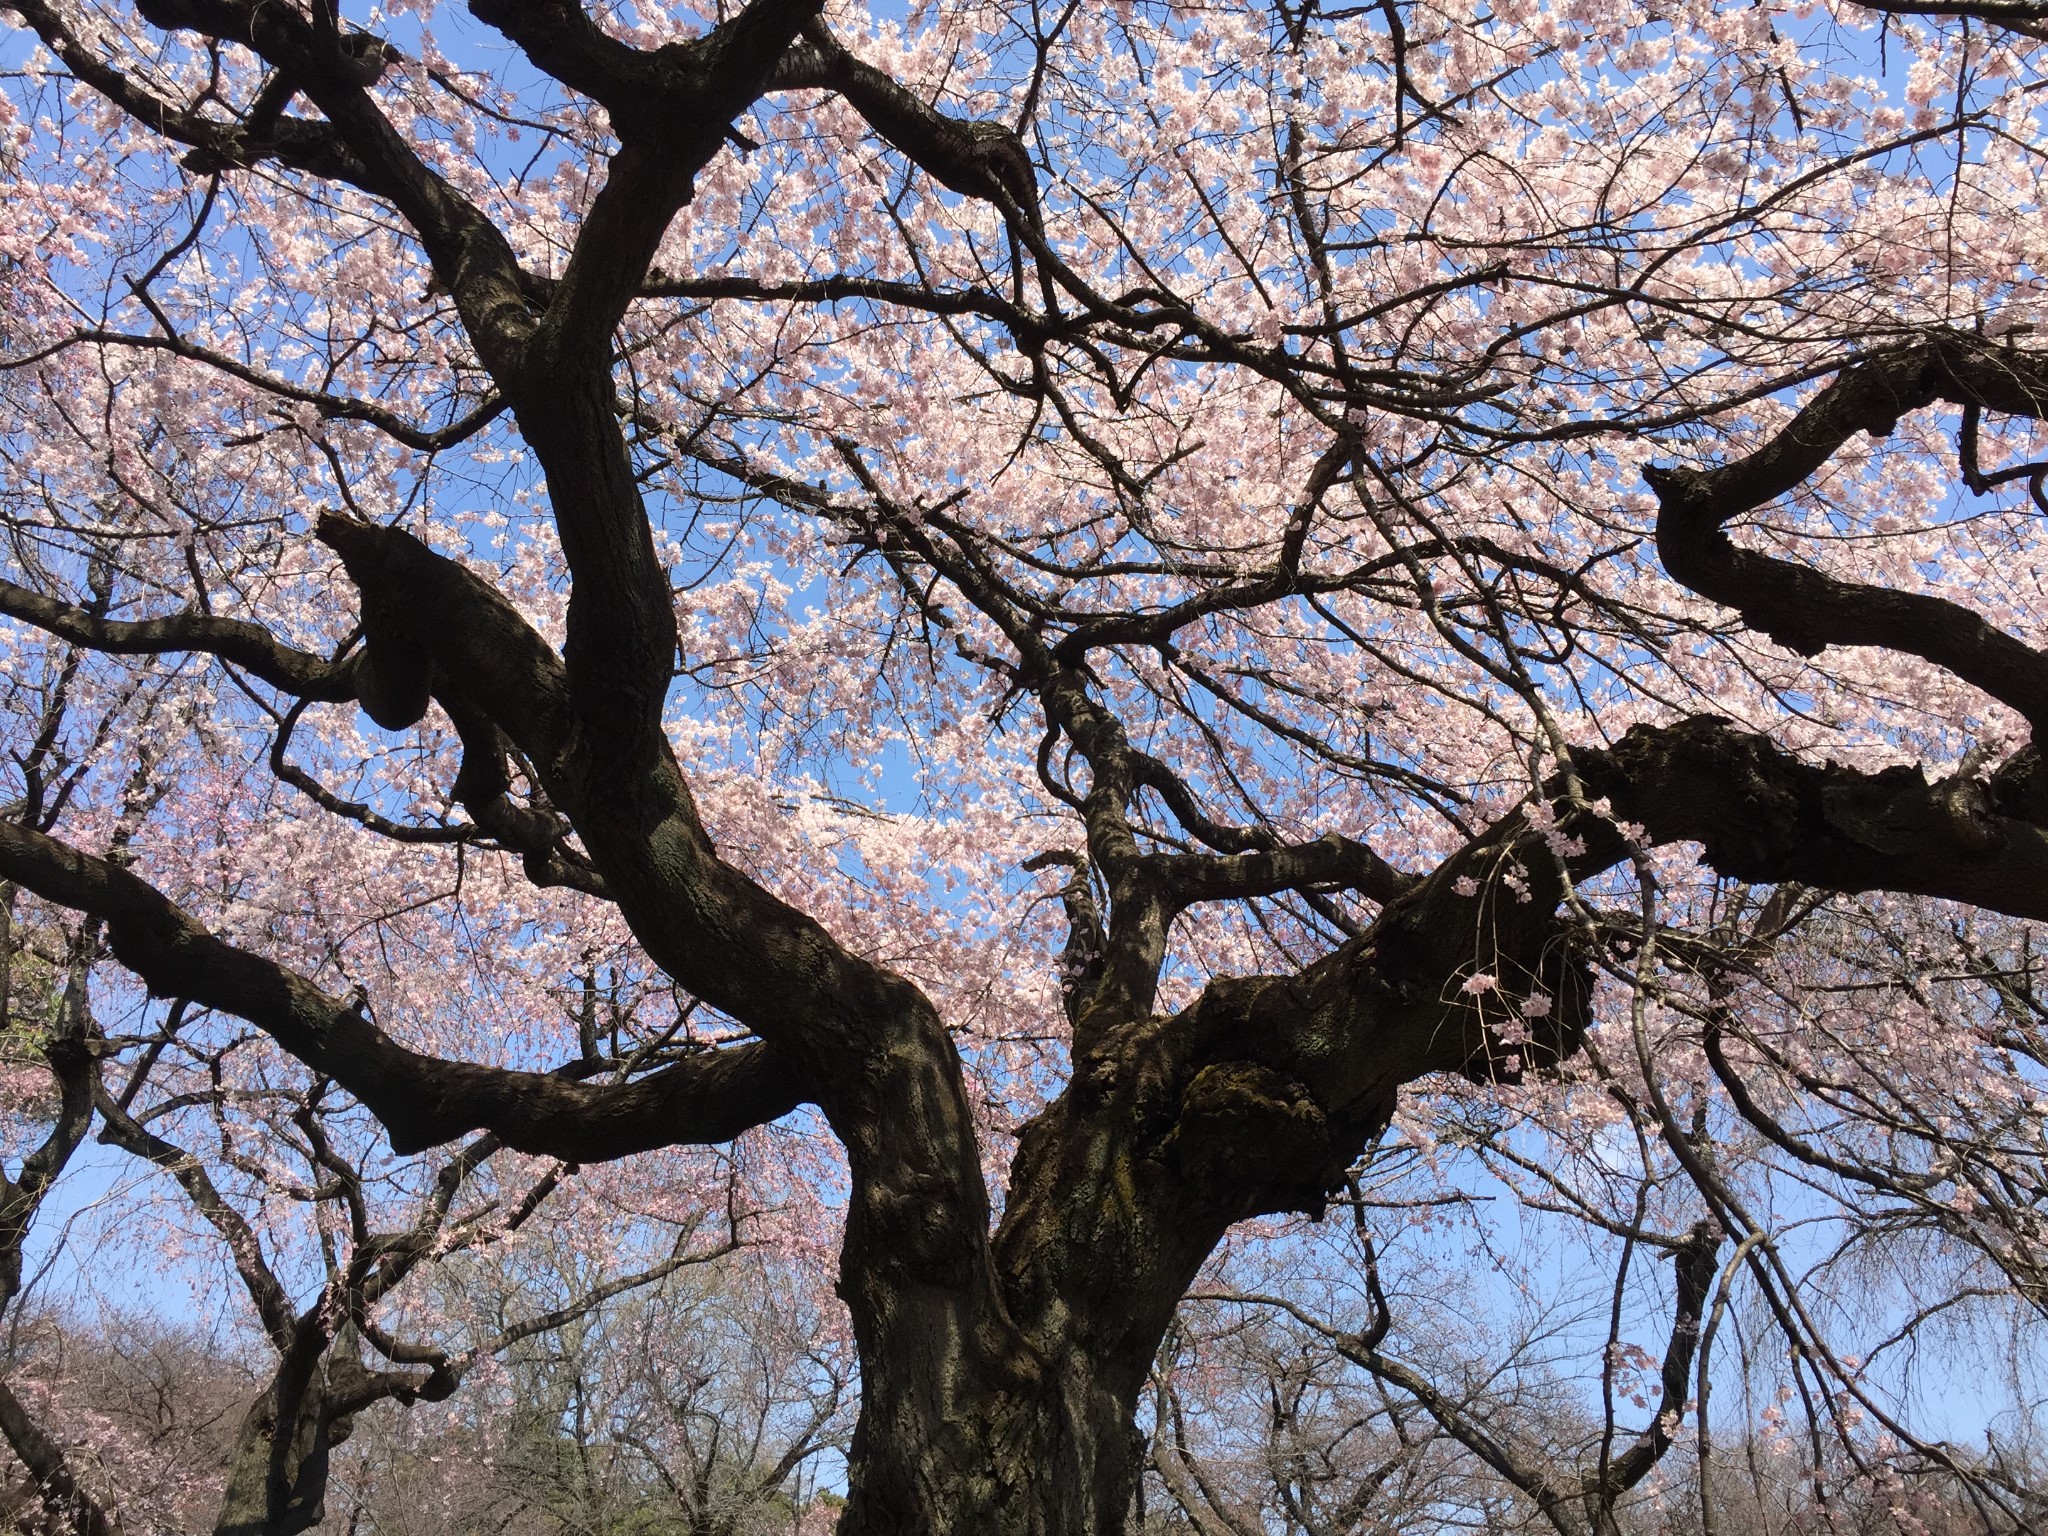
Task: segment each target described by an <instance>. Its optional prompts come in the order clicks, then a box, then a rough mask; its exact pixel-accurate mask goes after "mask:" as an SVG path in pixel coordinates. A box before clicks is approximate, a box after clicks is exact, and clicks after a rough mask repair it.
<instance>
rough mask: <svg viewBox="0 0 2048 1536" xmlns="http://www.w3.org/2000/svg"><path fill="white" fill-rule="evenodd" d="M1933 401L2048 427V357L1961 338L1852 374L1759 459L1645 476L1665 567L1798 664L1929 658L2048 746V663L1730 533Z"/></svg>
mask: <svg viewBox="0 0 2048 1536" xmlns="http://www.w3.org/2000/svg"><path fill="white" fill-rule="evenodd" d="M1937 400H1946V401H1949V402H1951V403H1953V404H1957V405H1966V406H1975V407H1978V408H1981V409H1984V410H1991V411H1998V412H2001V413H2004V414H2006V415H2012V416H2023V417H2029V418H2033V419H2040V418H2042V417H2044V416H2048V357H2044V356H2040V355H2036V354H2032V353H2025V352H2020V351H2017V350H2015V349H2013V348H2011V347H2005V346H1998V345H1994V344H1992V343H1989V342H1986V341H1984V340H1983V339H1982V338H1981V337H1977V336H1971V335H1967V334H1964V333H1960V332H1955V333H1948V334H1945V335H1942V336H1939V337H1937V338H1936V339H1934V340H1932V341H1929V342H1926V343H1922V344H1919V345H1915V346H1911V347H1904V348H1901V349H1899V350H1898V351H1895V352H1891V353H1888V354H1884V355H1881V356H1879V357H1876V358H1873V359H1871V360H1869V361H1867V362H1862V363H1857V364H1854V365H1852V366H1851V367H1849V368H1846V369H1844V370H1843V371H1842V372H1841V374H1839V375H1838V376H1837V377H1836V378H1835V380H1834V382H1833V383H1831V384H1829V385H1828V386H1827V388H1825V389H1823V390H1822V391H1821V392H1820V393H1819V394H1818V395H1816V396H1815V397H1814V398H1813V399H1812V400H1811V401H1809V402H1808V403H1807V405H1806V406H1805V408H1804V409H1802V410H1801V411H1800V412H1799V413H1798V415H1796V416H1795V417H1793V419H1792V420H1791V422H1789V423H1788V424H1787V425H1786V426H1785V427H1784V428H1783V429H1782V430H1781V431H1779V432H1778V433H1777V434H1776V435H1775V436H1774V437H1772V438H1771V440H1770V441H1769V442H1767V443H1766V444H1764V446H1763V447H1761V448H1759V449H1757V450H1756V451H1755V452H1754V453H1750V454H1747V455H1745V456H1744V457H1742V458H1740V459H1737V460H1734V461H1733V462H1731V463H1728V464H1724V465H1722V466H1720V467H1719V468H1717V469H1708V470H1695V469H1670V468H1657V467H1652V468H1649V469H1646V470H1645V471H1644V478H1645V479H1647V480H1648V481H1649V482H1650V486H1651V488H1652V489H1653V490H1654V491H1655V492H1656V493H1657V499H1658V501H1659V503H1660V506H1661V510H1660V511H1659V514H1658V518H1657V549H1658V553H1659V554H1660V555H1661V556H1662V558H1663V561H1664V568H1665V569H1666V570H1667V571H1669V572H1670V573H1671V575H1672V576H1673V577H1674V578H1676V579H1677V580H1679V581H1681V582H1683V583H1684V584H1685V585H1686V586H1688V587H1690V588H1691V589H1692V590H1693V591H1695V592H1698V593H1699V594H1700V595H1701V596H1703V597H1709V598H1712V599H1713V600H1714V601H1716V602H1719V603H1724V604H1726V605H1727V606H1729V607H1731V608H1734V609H1736V610H1737V611H1738V612H1739V613H1741V615H1742V617H1743V620H1744V622H1746V623H1748V624H1749V625H1751V626H1752V627H1753V628H1755V629H1758V630H1761V631H1762V632H1763V633H1765V634H1767V635H1769V636H1770V637H1771V638H1772V639H1774V640H1776V641H1778V642H1779V643H1780V644H1781V645H1784V646H1787V647H1789V648H1790V649H1792V650H1795V651H1798V652H1800V653H1801V654H1802V655H1813V654H1815V653H1817V652H1819V651H1820V650H1822V649H1823V648H1824V647H1827V646H1830V645H1868V646H1882V647H1884V648H1885V649H1888V650H1894V651H1902V652H1904V653H1906V654H1908V655H1913V656H1919V657H1922V658H1924V659H1925V660H1928V661H1931V662H1933V663H1935V664H1936V665H1937V666H1941V667H1945V668H1947V669H1948V670H1949V671H1951V672H1953V673H1955V674H1956V676H1958V677H1960V678H1962V679H1963V680H1965V681H1966V682H1969V683H1973V684H1975V685H1976V686H1977V687H1979V688H1982V689H1983V690H1984V691H1985V692H1986V693H1988V694H1990V695H1991V696H1992V697H1994V698H1996V699H1999V700H2002V701H2003V702H2004V703H2006V704H2009V705H2010V706H2012V708H2014V709H2016V710H2018V711H2019V712H2020V713H2021V714H2022V715H2024V716H2025V717H2026V718H2027V719H2028V720H2029V721H2030V722H2031V723H2032V724H2033V726H2034V728H2035V730H2036V731H2037V732H2043V733H2044V734H2048V731H2044V727H2048V655H2044V654H2043V653H2042V652H2040V651H2038V650H2036V649H2034V648H2033V647H2032V646H2030V645H2027V644H2025V643H2024V642H2023V641H2020V640H2018V639H2015V638H2014V637H2013V636H2011V635H2008V634H2006V633H2004V632H2003V631H2001V630H1999V629H1996V628H1994V627H1993V626H1991V625H1990V624H1987V623H1986V622H1985V621H1984V620H1983V619H1982V618H1980V617H1979V616H1978V615H1977V614H1976V613H1975V612H1973V611H1972V610H1970V609H1969V608H1967V607H1965V606H1963V605H1962V604H1961V603H1956V602H1952V601H1950V600H1948V599H1946V598H1940V597H1933V596H1929V595H1926V594H1923V593H1917V592H1900V591H1897V590H1895V589H1893V588H1890V587H1879V586H1872V585H1870V584H1868V583H1863V582H1851V581H1843V580H1840V579H1838V578H1836V577H1833V576H1828V575H1824V574H1822V573H1821V572H1819V571H1816V570H1813V569H1812V568H1810V567H1807V566H1802V565H1797V564H1795V563H1793V562H1791V561H1789V560H1781V559H1777V558H1775V557H1773V556H1770V555H1764V554H1758V553H1756V552H1755V551H1753V550H1747V549H1742V548H1740V547H1738V546H1737V545H1736V544H1735V542H1734V541H1733V540H1732V539H1730V538H1729V537H1728V534H1727V533H1726V531H1725V528H1726V525H1727V524H1728V523H1729V522H1730V521H1731V520H1732V519H1734V518H1736V517H1739V516H1740V515H1741V514H1743V513H1745V512H1748V511H1751V510H1753V509H1755V508H1757V507H1761V506H1763V505H1765V504H1766V503H1768V502H1770V501H1773V500H1775V499H1776V498H1778V497H1780V496H1783V495H1786V494H1787V493H1788V492H1790V491H1792V490H1793V489H1795V488H1796V487H1797V486H1799V485H1800V484H1801V483H1802V482H1804V481H1805V480H1807V479H1808V478H1809V477H1810V476H1812V475H1813V474H1814V473H1815V472H1816V471H1818V470H1819V469H1820V468H1821V467H1822V466H1823V465H1825V464H1826V463H1827V462H1828V461H1829V460H1830V459H1831V458H1833V457H1834V455H1835V454H1836V452H1838V451H1839V450H1840V449H1841V447H1842V446H1843V445H1844V444H1845V443H1847V442H1848V441H1849V439H1850V438H1851V437H1853V436H1855V434H1856V433H1858V432H1865V433H1868V434H1869V435H1871V436H1872V437H1884V436H1887V435H1889V434H1890V433H1891V431H1892V430H1893V428H1895V427H1896V426H1897V425H1898V420H1899V418H1900V417H1901V416H1902V415H1904V414H1905V413H1906V412H1908V411H1912V410H1918V409H1920V408H1921V407H1923V406H1927V405H1931V404H1932V403H1934V402H1935V401H1937Z"/></svg>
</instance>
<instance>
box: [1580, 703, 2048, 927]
mask: <svg viewBox="0 0 2048 1536" xmlns="http://www.w3.org/2000/svg"><path fill="white" fill-rule="evenodd" d="M1572 760H1573V763H1574V765H1575V766H1576V767H1577V769H1578V772H1579V774H1580V776H1581V777H1582V779H1583V780H1584V782H1585V786H1586V790H1587V793H1589V794H1591V795H1594V796H1604V797H1606V798H1607V799H1608V800H1609V801H1611V802H1612V804H1613V806H1614V810H1615V813H1616V814H1617V815H1618V816H1620V817H1622V818H1623V819H1625V820H1628V821H1633V822H1637V823H1640V824H1641V825H1642V826H1643V827H1644V828H1645V829H1646V831H1647V833H1648V835H1649V838H1650V841H1652V842H1653V843H1677V842H1691V843H1698V844H1700V845H1701V847H1702V848H1703V850H1704V852H1705V856H1706V861H1707V863H1708V864H1709V865H1710V866H1712V867H1713V869H1714V870H1715V871H1716V872H1718V873H1720V874H1722V875H1726V876H1728V877H1730V878H1732V879H1737V880H1747V881H1750V882H1752V883H1757V884H1775V883H1778V882H1781V881H1796V882H1797V883H1799V884H1801V885H1810V886H1816V887H1819V888H1821V889H1823V890H1831V891H1844V892H1854V891H1871V890H1885V891H1899V892H1906V893H1912V894H1915V895H1921V896H1938V897H1943V898H1945V899H1947V900H1950V901H1960V902H1968V903H1970V904H1972V905H1975V906H1980V907H1987V908H1989V909H1991V910H1992V911H1995V912H2005V913H2009V914H2010V915H2012V916H2014V917H2026V918H2035V919H2042V918H2048V830H2044V829H2043V828H2042V827H2040V826H2038V825H2036V824H2035V823H2033V822H2031V821H2021V820H2016V819H2014V818H2012V817H2010V816H2006V815H2001V814H1999V812H1998V811H1997V810H1996V809H1995V808H1994V806H1993V804H1992V801H1991V797H1990V794H1989V792H1988V790H1987V789H1986V787H1985V786H1984V785H1982V784H1980V783H1977V782H1976V781H1974V780H1971V779H1963V778H1952V779H1944V780H1942V781H1940V782H1938V783H1935V784H1929V783H1928V782H1927V781H1926V778H1925V777H1924V776H1923V775H1922V773H1921V772H1920V770H1919V769H1918V768H1909V767H1897V768H1887V769H1885V770H1884V771H1882V772H1881V773H1874V774H1870V773H1859V772H1857V771H1855V770H1853V769H1849V768H1843V767H1840V766H1838V765H1836V764H1833V763H1829V764H1827V765H1825V766H1823V767H1818V768H1817V767H1814V766H1812V765H1811V764H1808V763H1802V762H1800V761H1799V760H1798V759H1797V758H1794V757H1791V756H1789V755H1788V754H1786V753H1784V752H1781V751H1779V750H1778V749H1777V748H1776V747H1774V746H1773V745H1771V743H1770V742H1769V741H1768V740H1767V739H1766V738H1764V737H1762V736H1759V735H1754V734H1751V733H1749V732H1747V731H1742V730H1738V729H1737V728H1736V727H1734V726H1733V725H1731V724H1729V723H1728V722H1727V721H1725V720H1721V719H1718V718H1716V717H1713V716H1701V717H1698V718H1695V719H1691V720H1687V721H1683V722H1681V723H1680V724H1678V725H1675V726H1648V725H1639V726H1637V727H1636V728H1635V729H1634V730H1632V731H1630V732H1629V733H1628V734H1627V735H1626V736H1624V737H1623V738H1622V739H1621V740H1620V741H1619V742H1617V743H1616V744H1615V745H1614V746H1613V747H1612V748H1610V749H1608V750H1606V751H1604V752H1603V751H1598V750H1593V749H1588V748H1580V749H1577V750H1575V751H1574V752H1573V754H1572Z"/></svg>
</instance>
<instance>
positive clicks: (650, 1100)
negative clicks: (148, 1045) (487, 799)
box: [0, 824, 804, 1162]
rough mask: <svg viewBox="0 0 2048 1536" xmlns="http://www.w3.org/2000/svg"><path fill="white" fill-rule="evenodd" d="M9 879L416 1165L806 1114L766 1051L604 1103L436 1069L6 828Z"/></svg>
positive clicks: (683, 1069) (623, 1087) (614, 1153)
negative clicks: (441, 1154)
mask: <svg viewBox="0 0 2048 1536" xmlns="http://www.w3.org/2000/svg"><path fill="white" fill-rule="evenodd" d="M0 877H4V878H7V879H12V880H14V881H16V882H17V883H19V884H20V885H21V886H22V887H23V888H24V889H27V890H31V891H34V892H35V893H36V894H37V895H39V896H41V897H42V898H43V899H44V900H46V901H51V902H55V903H56V904H57V905H59V906H66V907H70V908H72V909H74V910H76V911H80V912H86V913H90V914H92V915H94V916H96V917H99V918H101V919H102V920H104V921H105V923H106V925H107V936H108V940H109V943H110V946H111V948H112V949H113V952H114V957H115V958H116V959H118V960H119V961H120V962H121V963H122V964H123V965H125V966H127V967H128V968H129V969H130V970H132V971H134V972H135V973H136V975H138V976H140V977H141V978H142V979H143V981H144V982H145V983H146V984H147V985H148V986H149V988H150V990H151V991H152V992H154V993H156V994H158V995H161V996H178V997H187V998H190V999H192V1001H193V1002H194V1003H197V1004H199V1005H201V1006H204V1007H208V1008H218V1009H220V1010H221V1011H223V1012H225V1013H231V1014H234V1015H235V1016H237V1017H239V1018H244V1019H247V1020H248V1021H249V1022H250V1023H252V1024H254V1025H256V1026H257V1027H258V1028H260V1029H262V1030H264V1031H265V1032H266V1033H267V1034H269V1035H270V1037H271V1038H272V1039H274V1040H275V1041H276V1042H277V1043H278V1044H279V1045H280V1046H282V1047H283V1048H284V1049H285V1050H286V1051H288V1052H290V1053H291V1054H292V1055H293V1056H295V1057H297V1058H298V1059H299V1060H300V1061H302V1062H304V1063H305V1064H306V1065H307V1066H309V1067H312V1068H313V1069H314V1070H315V1071H318V1072H323V1073H325V1074H327V1075H328V1076H330V1077H332V1078H333V1079H334V1080H335V1081H336V1082H337V1083H340V1084H341V1085H342V1086H343V1087H344V1088H346V1089H347V1090H348V1091H349V1092H350V1093H352V1094H354V1095H355V1096H356V1098H357V1099H359V1100H360V1101H361V1102H362V1103H363V1104H364V1105H365V1106H366V1107H367V1108H368V1109H369V1110H370V1111H371V1113H373V1114H375V1115H376V1116H377V1118H378V1119H379V1120H381V1121H382V1122H383V1123H384V1125H385V1127H386V1128H387V1129H388V1130H389V1131H390V1134H391V1143H392V1145H393V1147H395V1148H396V1149H397V1150H399V1151H401V1152H412V1151H418V1150H420V1149H422V1148H425V1147H429V1146H434V1145H437V1144H439V1143H441V1142H445V1141H449V1140H452V1139H453V1138H455V1137H456V1136H459V1135H461V1134H463V1133H464V1132H466V1131H470V1130H474V1129H478V1128H484V1129H488V1130H491V1131H493V1132H495V1133H496V1134H497V1135H498V1136H499V1137H501V1138H502V1139H503V1141H504V1142H505V1144H506V1145H507V1146H510V1147H514V1148H517V1149H518V1150H520V1151H523V1152H534V1153H541V1154H545V1155H548V1156H553V1157H560V1158H563V1159H566V1160H570V1161H575V1162H601V1161H604V1160H606V1159H609V1158H615V1157H623V1156H625V1155H626V1154H628V1153H630V1152H637V1151H644V1150H646V1149H648V1148H652V1147H662V1146H677V1145H683V1144H690V1143H705V1142H720V1141H729V1140H731V1139H732V1138H733V1137H735V1136H737V1135H739V1134H740V1133H741V1132H742V1131H744V1130H747V1129H748V1128H750V1127H752V1126H755V1125H761V1124H765V1123H766V1122H768V1121H770V1120H773V1119H776V1118H778V1117H780V1116H782V1115H784V1114H787V1113H788V1112H789V1111H790V1110H792V1109H794V1108H795V1107H796V1106H797V1105H798V1104H799V1103H801V1102H802V1101H803V1098H804V1094H803V1091H802V1089H801V1088H800V1086H799V1082H798V1078H797V1076H796V1074H795V1073H794V1072H793V1071H792V1070H791V1066H790V1064H789V1062H788V1061H787V1060H786V1058H785V1057H784V1056H783V1055H782V1054H781V1053H780V1052H777V1051H776V1050H774V1049H773V1048H772V1047H770V1046H767V1045H742V1046H734V1047H731V1048H728V1049H725V1050H720V1051H715V1052H710V1053H707V1054H705V1055H703V1056H699V1057H694V1058H692V1059H689V1060H686V1061H682V1062H678V1063H676V1064H675V1065H674V1066H670V1067H666V1068H664V1069H662V1070H661V1071H659V1072H656V1073H653V1074H652V1075H650V1076H648V1077H646V1078H644V1079H641V1080H640V1081H638V1082H633V1083H625V1084H619V1085H614V1086H604V1087H592V1086H588V1085H585V1084H579V1083H570V1082H566V1081H564V1080H562V1079H561V1078H559V1077H555V1076H551V1075H549V1074H547V1073H540V1072H518V1071H512V1070H508V1069H505V1068H500V1067H482V1066H476V1065H472V1064H470V1063H467V1062H453V1061H444V1060H441V1059H439V1058H437V1057H432V1056H424V1055H421V1054H420V1053H419V1052H417V1051H412V1050H408V1049H407V1048H406V1047H404V1046H402V1045H399V1044H398V1043H397V1042H395V1041H394V1040H392V1039H391V1038H390V1037H389V1036H388V1035H386V1034H385V1033H384V1032H383V1031H382V1030H381V1029H379V1028H378V1027H377V1026H376V1025H374V1024H372V1023H371V1022H370V1021H369V1020H368V1019H366V1018H364V1017H363V1015H362V1014H361V1012H359V1011H358V1010H357V1009H356V1008H355V1007H353V1006H352V1005H350V1004H348V1003H346V1002H344V1001H342V1000H340V999H337V998H334V997H330V996H329V995H328V994H326V993H325V992H322V991H321V990H320V989H319V988H318V987H316V986H314V985H313V983H311V982H310V981H307V980H306V979H305V978H304V977H302V976H299V975H297V974H296V973H295V972H292V971H290V970H288V969H286V968H285V967H283V966H281V965H279V964H277V963H276V962H275V961H272V960H268V959H265V958H264V957H262V956H260V955H256V954H252V953H250V952H249V951H247V950H243V949H238V948H236V947H235V946H233V945H231V944H228V943H227V942H225V941H224V940H222V939H220V938H218V937H216V936H215V935H214V934H212V933H210V932H209V931H208V930H207V929H206V928H205V926H204V925H203V924H201V923H200V922H199V921H198V919H196V918H194V917H193V916H192V915H191V914H189V913H187V912H186V911H184V910H183V909H182V908H180V907H178V906H177V905H176V904H175V903H173V902H171V901H170V900H169V899H167V898H166V897H165V896H164V895H163V894H162V893H161V892H159V891H157V890H156V889H155V888H153V887H152V886H150V885H148V884H146V883H145V882H143V881H142V880H140V879H138V878H137V877H136V876H135V875H133V874H131V873H129V872H128V871H127V870H125V869H123V868H121V867H119V866H118V865H116V864H113V863H111V862H109V861H107V860H105V859H97V858H93V857H92V856H90V855H88V854H84V853H81V852H79V851H78V850H76V849H74V848H71V847H69V846H68V845H66V844H64V843H61V842H58V841H57V840H56V839H54V838H51V837H46V836H44V835H42V834H41V833H38V832H31V831H28V830H27V829H25V828H22V827H17V826H13V825H9V824H0Z"/></svg>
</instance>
